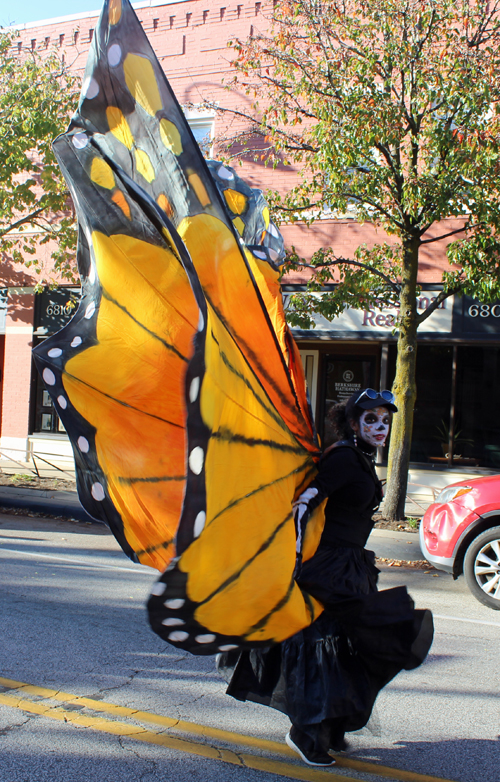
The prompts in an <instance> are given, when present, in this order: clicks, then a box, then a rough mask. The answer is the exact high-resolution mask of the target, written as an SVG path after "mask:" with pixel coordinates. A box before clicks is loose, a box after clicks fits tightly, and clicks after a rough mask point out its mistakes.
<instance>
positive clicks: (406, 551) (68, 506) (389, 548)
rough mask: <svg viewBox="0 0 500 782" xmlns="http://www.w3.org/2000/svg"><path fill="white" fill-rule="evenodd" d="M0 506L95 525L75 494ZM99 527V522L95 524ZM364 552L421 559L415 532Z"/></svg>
mask: <svg viewBox="0 0 500 782" xmlns="http://www.w3.org/2000/svg"><path fill="white" fill-rule="evenodd" d="M0 506H1V507H3V508H25V509H26V510H27V511H30V510H31V511H36V512H37V513H47V514H49V515H50V516H64V517H66V518H69V519H78V521H92V522H94V523H95V522H96V520H95V519H93V518H92V517H91V516H89V515H88V513H87V512H86V511H85V510H84V509H83V508H82V506H81V505H80V501H79V499H78V495H77V493H76V491H57V490H52V491H44V490H41V489H25V488H22V489H20V488H14V487H11V486H0ZM98 523H100V522H98ZM367 548H369V549H371V550H372V551H375V554H376V556H377V557H386V558H387V559H401V560H407V561H410V562H412V561H416V560H421V559H423V558H424V557H423V555H422V553H421V551H420V546H419V542H418V535H417V534H416V533H415V532H396V531H392V530H385V529H374V530H373V532H372V534H371V535H370V538H369V540H368V543H367Z"/></svg>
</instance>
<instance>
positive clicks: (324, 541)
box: [218, 441, 433, 751]
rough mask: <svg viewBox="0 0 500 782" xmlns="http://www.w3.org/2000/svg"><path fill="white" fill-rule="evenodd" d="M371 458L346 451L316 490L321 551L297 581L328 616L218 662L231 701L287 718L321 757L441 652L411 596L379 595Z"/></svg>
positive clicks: (323, 467) (324, 471)
mask: <svg viewBox="0 0 500 782" xmlns="http://www.w3.org/2000/svg"><path fill="white" fill-rule="evenodd" d="M366 451H368V453H366ZM366 451H365V452H364V451H361V450H360V449H359V448H357V447H355V446H354V444H353V443H352V442H349V441H346V442H345V443H342V444H337V447H335V448H333V449H331V450H330V451H329V452H328V453H327V454H325V456H324V457H323V459H322V461H321V463H320V469H319V473H318V476H317V477H316V479H315V480H314V481H313V482H312V484H311V485H310V487H309V488H312V489H317V493H316V495H315V496H314V497H312V498H311V499H310V500H309V502H308V505H309V509H310V510H311V509H312V508H314V507H315V506H316V505H318V504H319V503H320V502H322V501H323V499H324V498H325V497H328V498H329V499H328V502H327V505H326V509H325V519H326V521H325V529H324V532H323V536H322V538H321V542H320V545H319V547H318V550H317V552H316V553H315V555H314V556H313V557H312V558H311V559H310V560H308V561H307V562H305V563H304V564H303V566H302V568H301V570H300V573H299V575H298V578H297V581H298V583H299V584H300V586H301V587H302V588H303V589H305V590H306V591H307V592H309V593H310V594H312V595H314V596H315V597H316V598H318V599H319V600H320V601H321V602H322V603H323V605H324V606H325V611H324V612H323V613H322V614H321V616H320V617H319V618H318V619H317V620H316V622H314V624H313V625H311V626H310V627H308V628H306V629H305V630H303V631H302V632H300V633H297V634H296V635H294V636H292V637H291V638H289V639H288V640H286V641H284V642H283V643H281V644H278V645H275V646H272V647H269V648H268V649H264V650H263V649H258V650H257V649H255V650H250V651H243V652H241V653H238V654H235V653H234V652H233V653H230V654H227V655H222V656H221V657H220V659H219V661H218V668H219V670H220V671H221V672H222V673H223V674H224V675H226V677H228V678H229V686H228V689H227V693H228V694H229V695H232V696H233V697H234V698H237V699H238V700H252V701H255V702H257V703H262V704H265V705H267V706H271V707H272V708H275V709H278V710H279V711H282V712H284V713H285V714H287V715H288V716H289V718H290V720H291V722H292V723H293V725H294V726H295V728H297V729H299V730H300V731H302V732H303V733H305V734H306V735H307V736H308V737H309V738H310V739H312V741H313V742H314V745H315V747H316V749H317V750H319V751H327V750H328V749H330V748H333V749H335V748H340V747H341V746H342V743H343V737H344V733H345V732H347V731H354V730H359V729H360V728H362V727H363V726H364V725H366V723H367V721H368V719H369V717H370V714H371V711H372V708H373V705H374V703H375V699H376V697H377V694H378V693H379V691H380V690H381V689H382V687H384V686H385V685H386V684H387V683H388V682H389V681H390V680H391V679H392V678H393V677H394V676H396V674H397V673H398V672H399V671H401V670H403V669H407V670H408V669H411V668H415V667H417V666H418V665H420V663H421V662H422V661H423V660H424V659H425V656H426V654H427V652H428V650H429V648H430V645H431V643H432V635H433V626H432V615H431V613H430V612H429V611H421V610H415V608H414V603H413V600H412V599H411V597H410V596H409V594H408V593H407V591H406V588H405V587H397V588H395V589H388V590H384V591H381V592H378V591H377V579H378V573H379V571H378V569H377V568H376V567H375V564H374V560H375V557H374V554H373V552H371V551H367V550H365V548H364V545H365V543H366V540H367V539H368V536H369V534H370V532H371V530H372V527H373V521H372V515H373V512H374V510H375V509H376V508H377V507H378V504H379V503H380V500H381V497H382V490H381V485H380V482H379V480H378V478H377V475H376V473H375V469H374V466H373V462H372V460H371V458H370V457H371V454H370V453H369V446H368V447H367V448H366ZM310 494H314V492H310Z"/></svg>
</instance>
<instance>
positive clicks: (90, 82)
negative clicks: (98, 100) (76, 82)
mask: <svg viewBox="0 0 500 782" xmlns="http://www.w3.org/2000/svg"><path fill="white" fill-rule="evenodd" d="M82 92H83V94H84V96H85V97H86V98H87V99H88V100H92V98H95V97H97V95H99V85H98V83H97V81H96V80H95V79H93V78H92V76H89V77H88V78H87V79H86V80H85V83H84V85H83V90H82Z"/></svg>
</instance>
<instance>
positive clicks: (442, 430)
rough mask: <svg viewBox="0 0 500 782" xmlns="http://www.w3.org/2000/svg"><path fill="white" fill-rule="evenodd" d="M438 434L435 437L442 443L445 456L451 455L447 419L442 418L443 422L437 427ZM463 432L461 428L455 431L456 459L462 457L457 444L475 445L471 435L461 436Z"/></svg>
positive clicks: (454, 452) (454, 454)
mask: <svg viewBox="0 0 500 782" xmlns="http://www.w3.org/2000/svg"><path fill="white" fill-rule="evenodd" d="M436 429H437V434H435V435H434V438H435V439H436V440H439V442H440V443H441V448H442V449H443V456H445V457H447V458H448V457H449V451H450V427H449V426H448V424H446V423H445V421H443V420H441V424H440V425H439V426H437V427H436ZM461 434H462V430H461V429H457V430H456V431H455V432H454V433H453V458H454V459H460V458H461V455H460V454H458V453H456V451H455V446H457V445H459V444H462V445H473V444H474V440H471V439H470V437H461V436H460V435H461Z"/></svg>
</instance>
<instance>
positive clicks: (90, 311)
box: [85, 301, 95, 320]
mask: <svg viewBox="0 0 500 782" xmlns="http://www.w3.org/2000/svg"><path fill="white" fill-rule="evenodd" d="M94 312H95V301H91V302H90V304H89V305H88V306H87V309H86V310H85V317H86V318H87V320H90V318H91V317H92V316H93V314H94Z"/></svg>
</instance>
